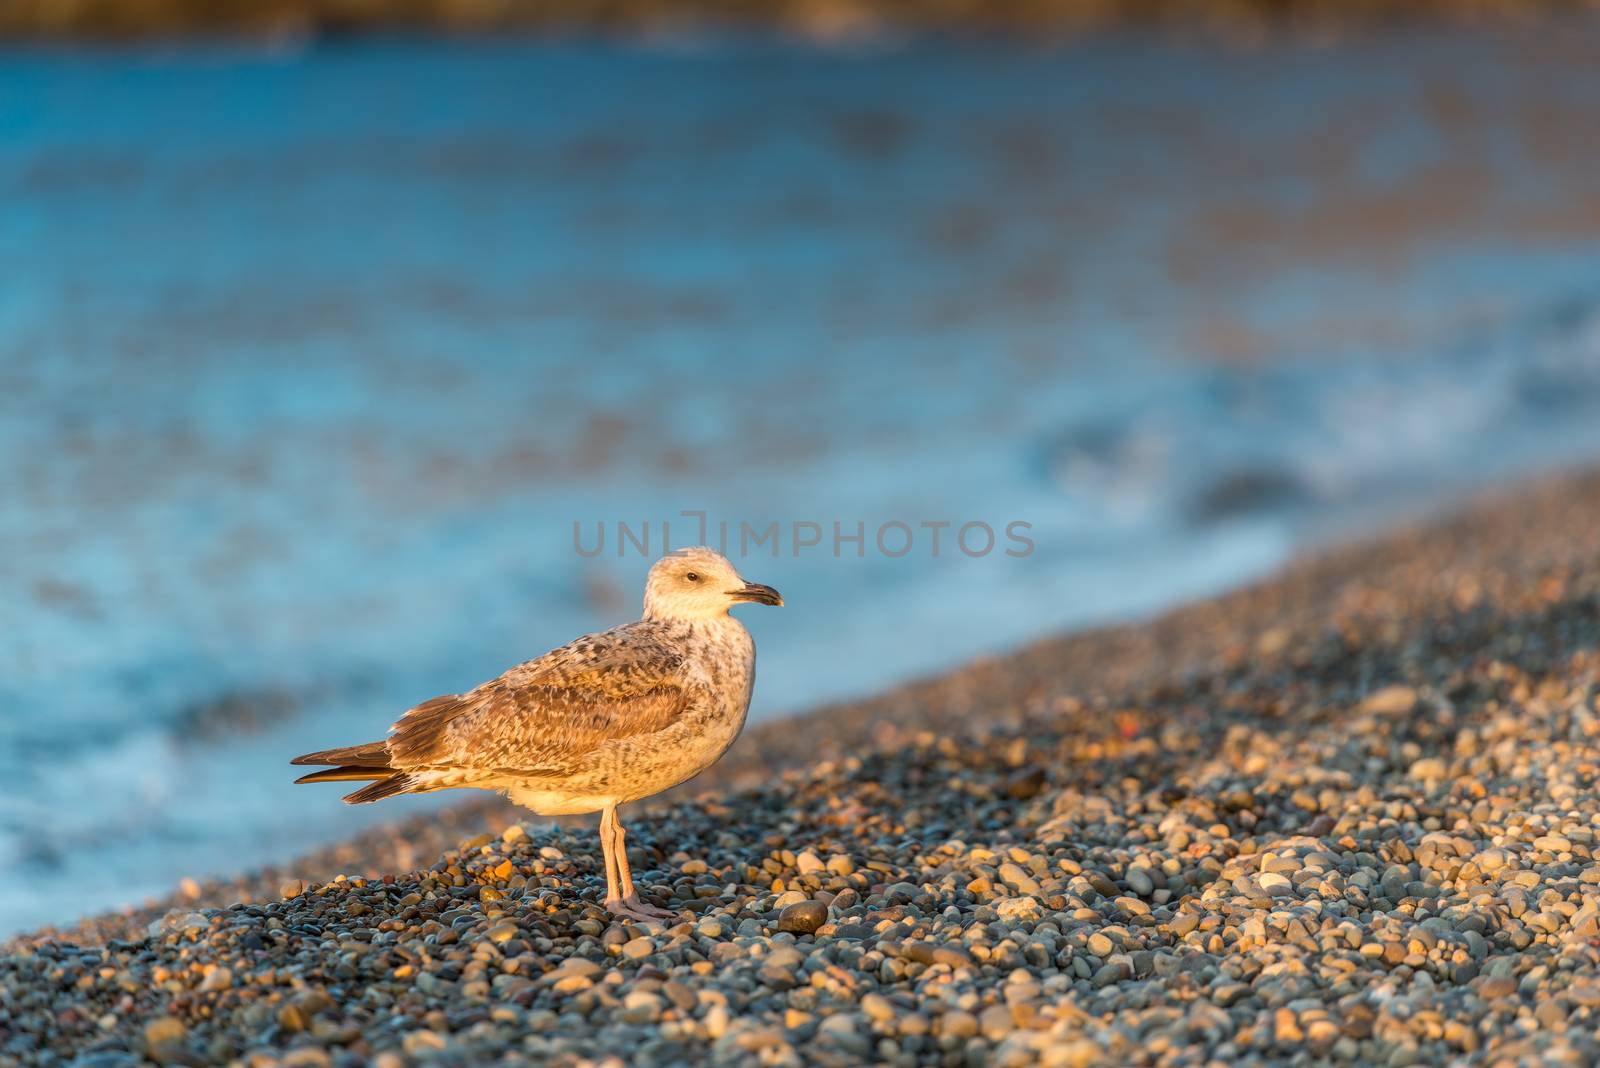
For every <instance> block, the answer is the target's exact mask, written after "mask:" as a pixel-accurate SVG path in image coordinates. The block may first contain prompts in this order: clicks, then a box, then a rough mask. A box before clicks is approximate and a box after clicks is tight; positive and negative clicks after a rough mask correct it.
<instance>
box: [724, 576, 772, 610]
mask: <svg viewBox="0 0 1600 1068" xmlns="http://www.w3.org/2000/svg"><path fill="white" fill-rule="evenodd" d="M728 596H730V597H732V598H733V599H734V600H735V601H740V602H745V601H748V602H750V603H751V604H765V605H771V606H773V607H774V608H782V607H783V595H782V594H780V593H779V592H778V591H777V590H775V589H773V588H772V587H771V586H763V585H762V584H761V583H759V582H747V583H745V584H744V586H742V587H740V588H739V589H737V590H730V591H729V593H728Z"/></svg>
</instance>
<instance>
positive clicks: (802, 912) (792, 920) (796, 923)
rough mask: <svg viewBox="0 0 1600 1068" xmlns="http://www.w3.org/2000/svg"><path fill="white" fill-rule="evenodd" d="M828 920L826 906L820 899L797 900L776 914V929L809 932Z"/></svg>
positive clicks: (801, 932) (800, 932) (795, 932)
mask: <svg viewBox="0 0 1600 1068" xmlns="http://www.w3.org/2000/svg"><path fill="white" fill-rule="evenodd" d="M827 922H828V906H826V905H824V904H823V903H822V902H820V901H797V902H795V903H794V904H792V905H787V906H785V907H784V909H783V911H782V912H780V913H779V914H778V930H780V931H789V932H792V933H794V934H811V933H812V932H814V931H815V930H816V929H817V928H818V927H821V926H822V925H823V924H824V923H827Z"/></svg>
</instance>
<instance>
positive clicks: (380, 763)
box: [289, 742, 389, 781]
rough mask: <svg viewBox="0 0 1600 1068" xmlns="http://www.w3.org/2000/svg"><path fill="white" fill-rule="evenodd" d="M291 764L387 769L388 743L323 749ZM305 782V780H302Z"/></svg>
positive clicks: (298, 757)
mask: <svg viewBox="0 0 1600 1068" xmlns="http://www.w3.org/2000/svg"><path fill="white" fill-rule="evenodd" d="M289 763H291V764H339V765H344V766H350V767H358V768H379V769H381V768H387V767H388V766H389V743H388V742H365V743H363V744H361V745H347V746H344V747H343V748H341V749H324V750H322V751H321V752H318V753H307V754H306V755H305V756H297V757H295V758H294V759H293V760H291V761H289ZM302 781H307V780H302Z"/></svg>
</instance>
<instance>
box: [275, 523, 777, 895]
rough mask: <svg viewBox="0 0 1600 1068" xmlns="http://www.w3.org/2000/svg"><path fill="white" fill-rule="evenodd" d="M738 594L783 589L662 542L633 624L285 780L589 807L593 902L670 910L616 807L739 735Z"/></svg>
mask: <svg viewBox="0 0 1600 1068" xmlns="http://www.w3.org/2000/svg"><path fill="white" fill-rule="evenodd" d="M744 603H753V604H765V605H782V604H783V598H782V597H781V596H779V594H778V591H777V590H775V589H773V588H772V587H771V586H763V585H761V584H760V583H755V582H746V581H745V580H744V579H743V578H741V577H740V575H739V572H738V571H737V570H735V569H734V566H733V565H732V564H731V563H729V562H728V560H727V559H726V558H725V557H723V556H722V555H721V554H719V553H717V552H715V551H713V550H711V549H709V548H706V547H704V546H697V547H695V548H690V549H680V550H678V551H676V552H672V553H668V554H667V555H666V556H664V557H662V558H661V559H660V560H658V561H656V563H655V565H654V566H652V567H651V568H650V575H649V578H648V579H647V580H646V582H645V590H644V615H643V617H642V618H640V619H639V620H638V621H636V622H633V623H625V624H623V625H622V626H620V627H613V628H612V629H610V630H605V631H601V632H599V633H597V634H586V635H584V636H583V637H581V638H578V639H577V640H575V641H572V642H569V643H568V644H566V645H563V646H562V647H561V648H559V649H555V650H552V651H551V652H548V653H546V654H544V655H543V656H541V657H539V658H538V659H536V660H529V661H527V662H526V663H523V664H518V665H517V666H516V667H514V668H512V669H510V670H509V671H507V672H506V673H505V674H503V675H501V676H500V677H499V678H496V679H491V680H490V681H488V682H486V683H484V684H482V685H481V686H478V687H477V688H475V689H472V690H469V691H467V692H466V693H460V694H450V695H448V696H445V697H435V698H434V699H433V700H431V701H424V702H423V703H422V704H420V705H417V706H416V707H415V708H413V709H411V710H410V711H409V712H407V713H406V714H405V715H403V716H401V717H400V719H399V720H398V721H397V722H396V723H395V724H394V726H392V727H390V728H389V736H388V737H387V738H385V739H383V740H382V741H377V742H367V743H365V744H363V745H351V746H345V747H343V748H339V749H325V750H323V751H321V752H319V753H307V754H306V755H305V756H299V757H295V758H294V760H292V761H290V763H291V764H316V765H324V764H326V765H332V767H330V768H328V769H327V770H325V771H317V772H313V773H311V774H309V775H305V776H302V777H301V778H299V779H296V780H295V782H297V783H313V782H350V781H370V783H371V784H370V785H368V786H364V787H362V788H361V789H359V790H357V791H355V792H354V793H352V794H349V795H347V796H346V797H345V799H344V800H345V801H346V802H347V803H348V804H352V805H364V804H368V803H369V802H373V801H380V800H382V799H383V798H386V797H394V796H396V795H398V794H420V793H426V792H428V791H431V790H448V789H456V788H461V787H471V788H476V789H482V790H494V791H497V792H499V793H502V794H504V795H505V796H506V797H508V798H510V799H511V800H512V801H514V802H516V803H517V804H519V805H522V806H524V807H526V808H529V809H532V810H533V811H534V812H536V813H538V814H539V815H541V816H566V815H575V814H579V813H588V812H598V813H600V847H601V850H602V852H603V853H604V854H605V865H606V900H605V906H606V910H607V911H608V912H610V913H612V914H613V915H616V916H619V917H623V918H627V919H634V920H646V921H648V920H664V919H670V918H672V915H673V914H672V913H670V912H665V911H662V910H661V909H658V908H656V907H654V906H653V905H649V904H646V903H645V902H642V901H640V900H639V894H638V891H637V890H636V889H635V887H634V885H633V876H632V873H631V872H630V871H629V870H628V852H627V849H626V847H625V845H624V833H623V830H622V824H621V823H620V822H618V820H617V809H618V807H620V806H621V805H624V804H627V803H628V802H630V801H638V800H640V799H641V798H646V797H650V796H652V795H654V794H658V793H660V792H661V791H663V790H666V789H669V788H670V787H673V786H676V785H678V784H679V783H682V782H687V781H688V780H689V779H692V778H694V777H695V776H696V775H698V774H700V773H701V772H702V771H704V770H706V769H707V768H709V767H710V766H711V765H712V764H715V763H716V762H717V760H718V759H719V758H721V756H722V754H723V753H726V752H727V751H728V747H729V746H731V745H732V744H733V741H734V739H735V738H737V737H738V736H739V731H740V730H741V729H743V727H744V721H745V714H746V712H748V711H749V708H750V694H751V690H752V689H753V687H754V685H755V668H756V649H755V643H754V642H753V641H752V640H751V638H750V632H749V631H747V630H745V629H744V626H743V624H741V623H740V622H739V621H738V620H737V619H735V618H734V617H733V616H731V615H729V614H728V610H729V609H730V608H732V607H733V606H735V605H738V604H744Z"/></svg>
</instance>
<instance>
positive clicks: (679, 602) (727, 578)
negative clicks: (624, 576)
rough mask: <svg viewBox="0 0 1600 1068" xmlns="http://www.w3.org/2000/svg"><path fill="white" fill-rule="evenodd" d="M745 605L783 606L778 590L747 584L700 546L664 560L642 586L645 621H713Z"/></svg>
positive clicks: (722, 560) (724, 560)
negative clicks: (732, 609)
mask: <svg viewBox="0 0 1600 1068" xmlns="http://www.w3.org/2000/svg"><path fill="white" fill-rule="evenodd" d="M745 601H751V602H754V603H755V604H772V605H781V604H783V598H782V597H781V596H779V595H778V591H777V590H775V589H773V588H772V587H771V586H763V585H761V584H760V583H756V582H746V581H745V580H744V579H743V578H742V577H741V576H740V574H739V572H738V571H736V570H734V566H733V565H732V564H730V563H729V562H728V559H727V557H725V556H723V555H722V554H721V553H718V552H714V551H713V550H711V549H707V548H706V547H705V546H703V545H701V546H696V547H694V548H692V549H679V550H677V551H676V552H673V553H668V554H667V555H666V556H663V557H662V558H661V559H659V560H657V561H656V563H655V566H654V567H652V568H651V569H650V577H649V578H648V579H647V580H645V584H644V614H645V618H647V619H682V620H690V619H714V618H716V617H717V616H725V615H727V614H728V609H730V608H732V607H733V606H734V605H736V604H741V603H743V602H745Z"/></svg>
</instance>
